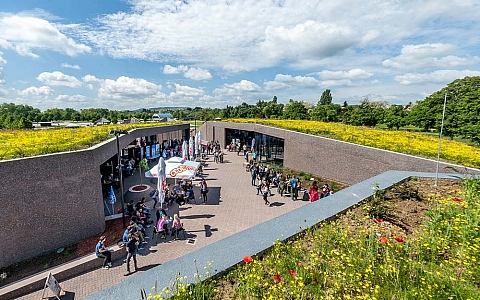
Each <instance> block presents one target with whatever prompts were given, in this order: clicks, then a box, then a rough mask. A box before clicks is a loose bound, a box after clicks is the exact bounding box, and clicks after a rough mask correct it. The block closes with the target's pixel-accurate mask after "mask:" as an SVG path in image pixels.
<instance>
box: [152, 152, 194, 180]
mask: <svg viewBox="0 0 480 300" xmlns="http://www.w3.org/2000/svg"><path fill="white" fill-rule="evenodd" d="M165 165H166V167H165V173H166V175H167V178H183V179H192V178H194V177H195V175H196V173H197V170H198V167H199V166H200V163H198V162H194V161H190V160H184V159H182V158H181V157H172V158H170V159H169V160H167V161H165ZM157 170H158V165H155V166H154V167H153V168H151V169H150V170H149V171H147V172H145V177H149V178H156V177H158V175H157V172H158V171H157Z"/></svg>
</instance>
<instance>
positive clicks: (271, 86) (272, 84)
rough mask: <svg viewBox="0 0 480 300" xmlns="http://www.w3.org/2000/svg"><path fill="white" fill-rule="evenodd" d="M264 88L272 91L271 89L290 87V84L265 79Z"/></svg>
mask: <svg viewBox="0 0 480 300" xmlns="http://www.w3.org/2000/svg"><path fill="white" fill-rule="evenodd" d="M264 85H265V90H267V91H272V90H284V89H288V88H290V85H288V84H286V83H283V82H278V81H266V82H264Z"/></svg>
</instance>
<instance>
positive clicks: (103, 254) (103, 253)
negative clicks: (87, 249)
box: [95, 235, 112, 270]
mask: <svg viewBox="0 0 480 300" xmlns="http://www.w3.org/2000/svg"><path fill="white" fill-rule="evenodd" d="M106 239H107V238H106V237H105V236H104V235H102V236H101V237H100V239H99V240H98V243H97V245H96V246H95V254H96V255H97V257H100V258H103V268H104V269H106V270H108V268H110V267H111V266H112V253H111V252H110V250H108V249H107V248H105V240H106Z"/></svg>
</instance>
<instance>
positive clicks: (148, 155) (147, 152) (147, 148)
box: [145, 146, 153, 159]
mask: <svg viewBox="0 0 480 300" xmlns="http://www.w3.org/2000/svg"><path fill="white" fill-rule="evenodd" d="M150 147H153V146H147V147H146V148H145V156H146V157H147V159H150V158H152V155H151V154H150V153H151V152H150Z"/></svg>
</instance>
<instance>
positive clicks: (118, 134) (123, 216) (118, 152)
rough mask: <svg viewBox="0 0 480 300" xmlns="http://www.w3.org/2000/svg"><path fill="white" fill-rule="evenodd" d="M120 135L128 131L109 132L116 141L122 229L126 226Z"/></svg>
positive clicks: (116, 130)
mask: <svg viewBox="0 0 480 300" xmlns="http://www.w3.org/2000/svg"><path fill="white" fill-rule="evenodd" d="M121 134H128V131H126V130H120V129H115V130H111V131H110V135H114V136H115V138H116V139H117V158H118V159H117V163H118V165H117V167H118V173H119V176H120V193H121V194H120V195H121V198H122V221H123V228H126V227H127V225H126V224H125V200H124V199H123V194H124V192H123V170H122V164H121V161H120V159H121V158H120V142H119V141H118V137H119V136H120V135H121Z"/></svg>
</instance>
